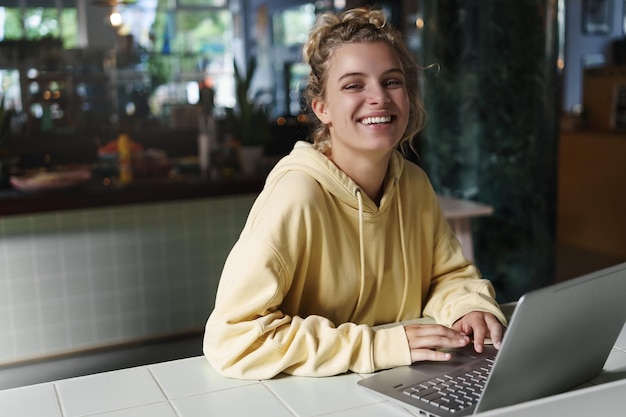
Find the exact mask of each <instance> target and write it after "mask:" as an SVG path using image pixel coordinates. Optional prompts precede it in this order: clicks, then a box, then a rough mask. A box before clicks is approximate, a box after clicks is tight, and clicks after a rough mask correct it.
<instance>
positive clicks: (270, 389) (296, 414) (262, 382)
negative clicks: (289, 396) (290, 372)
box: [258, 380, 301, 417]
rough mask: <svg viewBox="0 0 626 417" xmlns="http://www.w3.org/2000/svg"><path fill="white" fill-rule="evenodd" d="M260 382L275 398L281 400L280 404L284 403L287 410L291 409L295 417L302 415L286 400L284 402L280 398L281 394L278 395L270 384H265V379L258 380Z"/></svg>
mask: <svg viewBox="0 0 626 417" xmlns="http://www.w3.org/2000/svg"><path fill="white" fill-rule="evenodd" d="M258 382H259V384H261V386H262V387H263V388H265V389H266V390H268V391H269V393H270V394H271V395H272V396H273V397H274V398H276V399H277V400H278V402H279V403H280V404H282V405H283V406H284V407H285V408H286V409H287V411H289V412H290V413H291V414H293V415H294V417H301V416H300V415H299V414H298V413H296V410H293V409H292V408H291V407H289V404H287V403H286V402H284V401H283V400H282V399H281V398H280V396H278V395H277V394H276V393H275V392H274V391H273V390H272V388H270V387H268V386H267V385H266V384H265V381H263V380H258Z"/></svg>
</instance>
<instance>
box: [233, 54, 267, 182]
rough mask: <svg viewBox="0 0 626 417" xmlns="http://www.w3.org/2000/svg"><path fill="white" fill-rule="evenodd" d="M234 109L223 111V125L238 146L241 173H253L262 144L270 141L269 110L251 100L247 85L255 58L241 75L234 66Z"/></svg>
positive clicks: (253, 70)
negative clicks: (224, 116)
mask: <svg viewBox="0 0 626 417" xmlns="http://www.w3.org/2000/svg"><path fill="white" fill-rule="evenodd" d="M234 70H235V98H236V100H237V104H236V106H235V108H226V109H225V112H226V120H225V122H226V126H227V130H228V131H229V133H231V134H232V135H233V136H234V139H235V140H236V141H237V142H238V143H239V145H240V148H239V151H240V157H241V158H240V159H241V165H242V171H243V172H244V174H253V173H255V171H256V170H257V167H258V163H259V160H260V158H261V156H262V155H263V151H264V149H265V145H267V143H268V142H269V141H270V138H271V132H270V125H269V111H268V109H267V106H265V105H263V104H261V103H257V102H255V101H254V99H253V98H252V91H251V84H252V78H253V77H254V73H255V71H256V59H254V58H251V59H250V61H249V62H248V68H247V70H246V72H245V74H243V73H242V71H241V70H240V69H239V68H238V66H237V64H236V63H235V65H234Z"/></svg>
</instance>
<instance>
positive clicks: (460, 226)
mask: <svg viewBox="0 0 626 417" xmlns="http://www.w3.org/2000/svg"><path fill="white" fill-rule="evenodd" d="M437 197H438V199H439V206H440V207H441V211H442V212H443V215H444V216H445V217H446V219H448V222H449V223H450V226H451V227H452V229H453V230H454V232H455V234H456V237H457V238H458V239H459V242H461V246H462V247H463V253H464V254H465V257H466V258H467V259H469V260H470V261H473V260H474V244H473V242H472V230H471V224H470V220H471V219H472V218H473V217H482V216H491V215H492V214H493V207H491V206H489V205H486V204H482V203H477V202H475V201H468V200H461V199H458V198H452V197H445V196H442V195H438V196H437Z"/></svg>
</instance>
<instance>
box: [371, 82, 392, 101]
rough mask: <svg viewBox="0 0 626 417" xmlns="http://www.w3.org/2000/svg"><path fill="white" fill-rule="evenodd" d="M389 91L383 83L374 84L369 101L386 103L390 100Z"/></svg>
mask: <svg viewBox="0 0 626 417" xmlns="http://www.w3.org/2000/svg"><path fill="white" fill-rule="evenodd" d="M390 100H391V99H390V98H389V92H388V91H387V89H386V88H384V87H383V86H382V85H377V86H373V87H372V89H371V91H370V94H369V97H368V101H369V103H370V104H373V105H380V104H386V103H388V102H389V101H390Z"/></svg>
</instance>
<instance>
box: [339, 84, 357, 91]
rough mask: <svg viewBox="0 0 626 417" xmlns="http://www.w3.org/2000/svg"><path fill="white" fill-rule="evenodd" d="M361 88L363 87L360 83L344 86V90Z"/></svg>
mask: <svg viewBox="0 0 626 417" xmlns="http://www.w3.org/2000/svg"><path fill="white" fill-rule="evenodd" d="M359 88H361V84H359V83H350V84H346V85H345V86H344V87H343V89H344V90H357V89H359Z"/></svg>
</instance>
